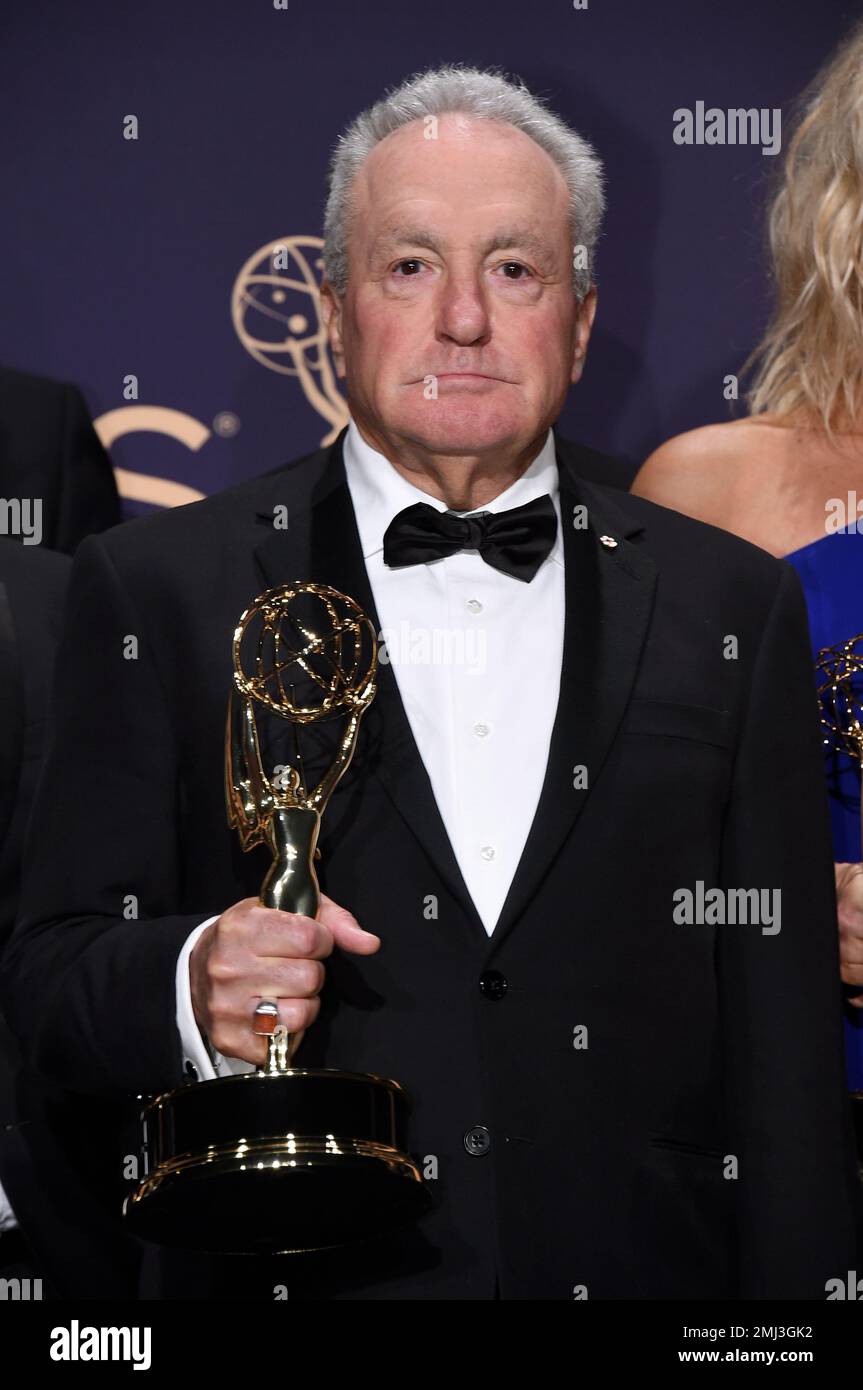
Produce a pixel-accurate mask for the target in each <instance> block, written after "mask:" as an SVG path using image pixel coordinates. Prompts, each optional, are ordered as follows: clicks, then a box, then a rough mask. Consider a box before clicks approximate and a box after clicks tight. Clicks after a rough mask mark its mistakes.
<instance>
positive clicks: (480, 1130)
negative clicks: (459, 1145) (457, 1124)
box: [464, 1125, 491, 1158]
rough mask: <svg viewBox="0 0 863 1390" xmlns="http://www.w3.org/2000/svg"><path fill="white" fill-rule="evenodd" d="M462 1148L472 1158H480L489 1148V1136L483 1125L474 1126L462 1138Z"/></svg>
mask: <svg viewBox="0 0 863 1390" xmlns="http://www.w3.org/2000/svg"><path fill="white" fill-rule="evenodd" d="M464 1146H465V1148H466V1149H467V1151H468V1153H469V1154H472V1155H473V1157H474V1158H481V1157H482V1155H483V1154H487V1153H488V1151H489V1149H490V1148H491V1135H490V1134H489V1132H488V1130H487V1129H486V1127H485V1125H474V1126H473V1127H472V1128H471V1129H469V1130H468V1131H467V1132H466V1134H465V1136H464Z"/></svg>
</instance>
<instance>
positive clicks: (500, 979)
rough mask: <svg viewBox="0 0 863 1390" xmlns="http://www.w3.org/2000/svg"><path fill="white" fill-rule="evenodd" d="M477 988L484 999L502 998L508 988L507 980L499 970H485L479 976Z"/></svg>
mask: <svg viewBox="0 0 863 1390" xmlns="http://www.w3.org/2000/svg"><path fill="white" fill-rule="evenodd" d="M479 988H480V993H481V994H483V995H484V996H485V998H486V999H502V998H503V996H504V995H505V994H506V992H507V990H508V989H509V981H508V980H507V978H506V976H505V975H501V973H500V971H499V970H485V971H484V972H483V973H482V975H480V977H479Z"/></svg>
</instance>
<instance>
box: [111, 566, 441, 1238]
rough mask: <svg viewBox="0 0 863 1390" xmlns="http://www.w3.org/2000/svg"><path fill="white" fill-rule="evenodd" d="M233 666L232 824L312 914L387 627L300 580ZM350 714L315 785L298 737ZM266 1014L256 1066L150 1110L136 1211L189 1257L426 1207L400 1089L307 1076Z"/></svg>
mask: <svg viewBox="0 0 863 1390" xmlns="http://www.w3.org/2000/svg"><path fill="white" fill-rule="evenodd" d="M233 662H234V682H233V688H232V690H231V693H230V696H229V699H228V719H227V729H226V733H225V794H226V801H227V808H228V821H229V823H230V824H231V825H232V826H234V827H236V829H237V830H238V832H239V835H240V840H241V843H242V846H243V849H246V850H248V849H251V848H252V847H253V846H254V845H258V844H262V843H266V844H267V845H268V846H269V848H270V851H271V853H272V864H271V866H270V869H269V871H268V873H267V875H266V877H265V879H264V882H263V885H262V887H261V893H260V901H261V903H262V904H263V905H264V906H265V907H275V908H281V909H282V910H283V911H286V912H301V913H304V914H306V915H307V916H310V917H314V916H315V915H316V914H317V911H318V907H319V903H320V892H319V888H318V880H317V876H316V874H315V869H314V859H315V857H316V856H317V855H318V854H319V851H318V850H317V840H318V832H319V829H320V823H321V815H322V814H323V811H324V809H325V807H326V804H327V801H328V800H329V797H330V795H331V794H332V791H333V789H334V787H335V786H336V784H337V782H338V781H339V778H340V777H341V776H342V774H343V773H344V771H345V769H346V768H347V767H348V764H349V763H350V761H351V758H352V756H353V752H354V748H355V746H356V741H357V733H358V731H359V726H360V720H361V718H362V716H363V713H364V712H365V710H366V709H367V708H368V706H369V704H370V703H371V701H372V699H373V698H374V694H375V672H376V668H377V644H376V640H375V633H374V628H373V627H372V625H371V623H370V622H369V620H368V618H367V617H366V616H365V614H364V613H363V612H362V610H361V609H360V608H359V607H358V605H357V604H356V603H355V602H354V601H353V599H350V598H348V597H347V595H345V594H341V593H339V592H338V591H337V590H335V589H330V588H327V587H326V586H324V585H321V584H311V583H303V582H296V583H292V584H286V585H283V586H282V587H281V588H277V589H268V590H267V591H266V592H265V593H263V594H260V595H259V596H258V598H256V599H255V600H254V602H253V603H252V605H251V606H250V607H249V608H248V609H247V610H246V611H245V613H243V615H242V617H241V618H240V622H239V625H238V627H237V629H236V631H235V633H234V640H233ZM256 709H259V710H264V711H266V712H268V713H269V715H272V716H275V717H276V718H277V719H281V720H285V721H287V722H288V725H289V727H290V729H291V734H292V746H291V750H290V751H291V756H290V758H287V759H286V757H285V754H284V753H283V752H280V753H279V756H278V763H277V765H276V767H275V768H274V772H273V775H272V776H268V774H267V772H266V771H265V765H264V758H263V757H262V753H261V740H260V738H259V730H258V725H257V720H256ZM336 720H342V721H343V727H342V729H341V733H340V735H339V737H338V740H337V744H336V752H335V758H334V759H332V742H330V741H327V740H326V737H325V734H326V731H324V737H323V738H322V739H321V742H322V743H323V747H324V750H325V753H326V765H325V766H324V768H323V772H322V775H321V776H320V779H319V781H318V783H317V785H316V786H314V787H310V786H308V785H307V776H308V774H307V771H306V767H305V766H304V762H303V755H302V752H301V750H300V748H299V735H298V730H299V728H300V727H302V726H304V725H305V726H308V725H316V726H317V725H320V724H322V723H323V724H327V723H331V722H335V721H336ZM309 751H312V750H309ZM309 780H311V779H310V778H309ZM253 1017H254V1022H253V1027H254V1030H255V1032H257V1033H260V1034H263V1035H265V1036H267V1038H268V1044H267V1046H268V1057H267V1061H266V1063H265V1064H264V1065H262V1066H261V1067H260V1068H259V1069H258V1070H257V1071H251V1072H245V1073H240V1074H238V1075H233V1076H225V1077H220V1078H218V1079H216V1080H213V1081H201V1082H192V1083H190V1084H187V1085H183V1086H181V1087H179V1088H178V1089H176V1090H174V1091H169V1092H167V1093H166V1094H165V1095H161V1096H157V1097H156V1098H155V1099H154V1100H153V1101H152V1102H151V1103H150V1104H148V1105H147V1107H146V1109H145V1110H144V1112H143V1115H142V1120H143V1124H144V1152H145V1153H146V1155H147V1167H148V1173H147V1175H146V1176H145V1178H144V1180H143V1181H142V1182H141V1183H140V1185H139V1187H138V1188H137V1190H136V1191H135V1192H134V1193H133V1194H132V1196H131V1197H129V1198H128V1199H127V1201H126V1205H125V1215H126V1221H127V1223H128V1225H129V1226H130V1227H131V1228H132V1230H133V1231H134V1232H135V1234H137V1235H139V1236H141V1237H142V1238H143V1239H145V1240H150V1241H154V1242H156V1243H157V1244H162V1245H172V1246H180V1247H184V1248H186V1249H196V1250H212V1251H236V1252H242V1253H262V1254H267V1253H274V1252H284V1253H293V1252H297V1251H308V1250H321V1249H326V1248H328V1247H331V1246H338V1245H345V1244H348V1243H350V1242H352V1241H357V1240H362V1239H365V1238H367V1237H370V1236H373V1235H377V1234H379V1233H382V1232H384V1231H387V1230H390V1229H392V1228H394V1227H396V1226H399V1225H402V1224H404V1223H405V1222H407V1221H410V1220H412V1219H413V1218H415V1217H416V1216H419V1215H420V1214H421V1213H422V1212H423V1211H425V1210H426V1209H427V1207H428V1206H429V1205H430V1202H429V1194H428V1189H427V1187H426V1185H425V1184H424V1183H423V1181H422V1177H421V1175H420V1171H419V1168H418V1167H417V1164H416V1163H415V1162H414V1160H413V1159H412V1158H411V1157H410V1155H409V1154H408V1153H407V1152H406V1148H405V1144H406V1131H407V1114H408V1102H407V1097H406V1094H405V1092H404V1091H403V1089H402V1087H401V1086H400V1085H399V1083H398V1082H397V1081H392V1080H388V1079H387V1078H385V1077H382V1076H376V1075H374V1074H372V1073H369V1072H346V1071H337V1070H334V1069H329V1068H327V1069H323V1068H321V1069H317V1070H313V1069H311V1068H304V1067H302V1066H299V1067H296V1066H294V1065H293V1053H294V1051H295V1046H294V1042H295V1040H294V1039H292V1038H290V1037H289V1036H288V1034H287V1032H286V1030H285V1028H284V1026H283V1025H281V1024H280V1023H279V1016H278V1005H277V1003H276V1001H275V1000H262V1001H261V1003H260V1004H259V1005H258V1007H257V1008H256V1010H255V1012H254V1016H253ZM312 1026H313V1027H314V1025H312Z"/></svg>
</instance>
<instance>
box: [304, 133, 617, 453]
mask: <svg viewBox="0 0 863 1390" xmlns="http://www.w3.org/2000/svg"><path fill="white" fill-rule="evenodd" d="M425 130H426V124H425V123H424V122H422V121H415V122H413V123H412V124H411V125H409V126H405V127H403V128H402V129H401V130H398V131H396V132H395V133H394V134H392V135H390V136H388V137H387V138H386V139H385V140H383V141H381V143H380V144H379V145H377V146H376V147H375V149H374V150H373V151H372V153H371V155H370V156H369V157H368V159H367V160H366V162H365V165H364V166H363V168H362V170H361V171H360V173H359V175H358V176H357V178H356V181H355V184H354V190H353V191H354V199H355V208H356V217H355V219H354V222H353V226H352V229H351V235H350V238H349V249H348V256H349V273H348V288H347V292H346V295H345V298H344V301H342V302H341V303H339V302H338V301H337V299H336V297H335V295H334V293H333V291H332V290H331V288H330V287H329V286H328V285H326V284H325V285H324V287H323V302H324V316H325V320H326V323H327V327H328V330H329V334H330V343H331V346H332V349H333V353H334V356H335V358H336V362H337V364H338V367H339V371H340V375H341V374H344V375H346V376H347V384H348V399H349V403H350V407H351V413H352V414H353V416H354V418H355V419H356V420H357V422H358V423H359V424H360V425H361V426H362V428H363V432H364V433H365V435H366V436H367V438H369V440H370V442H371V443H372V444H373V445H374V446H375V447H378V448H379V449H381V451H382V452H391V451H393V450H395V451H396V452H399V451H400V450H402V449H404V448H405V446H407V447H408V449H415V448H417V447H418V448H419V449H421V450H427V451H429V452H431V453H435V454H451V455H471V454H483V453H486V452H489V451H492V450H495V449H501V448H504V449H507V450H508V451H509V450H512V449H513V448H515V449H518V448H524V447H526V446H527V445H528V444H530V443H531V442H532V441H533V440H535V439H537V438H538V436H539V435H540V434H542V433H544V432H545V431H546V430H547V429H548V427H549V425H551V424H553V423H554V421H555V420H556V419H557V416H558V414H559V413H560V410H561V407H562V405H563V401H564V398H565V396H566V392H567V389H568V386H569V383H570V382H571V381H577V380H578V378H579V376H580V375H581V368H582V364H583V355H584V352H585V349H586V347H587V340H588V337H589V335H590V327H591V324H592V321H593V314H594V311H595V298H596V296H595V292H594V291H591V294H590V295H589V296H588V297H587V299H586V300H585V302H584V305H583V307H582V309H581V312H580V313H579V306H578V302H577V300H576V298H575V296H574V294H573V290H572V254H573V248H572V244H571V239H570V230H569V208H568V192H567V187H566V183H565V180H564V178H563V175H562V174H561V173H560V171H559V170H558V168H557V166H556V165H555V164H554V162H553V160H552V159H551V157H550V156H549V155H547V154H546V153H545V151H544V150H542V149H540V147H539V146H538V145H536V144H535V143H534V142H533V141H532V140H531V139H530V138H529V137H528V136H526V135H524V134H523V133H522V132H521V131H519V130H515V129H513V128H512V127H510V126H506V125H502V124H499V123H497V122H492V121H485V120H482V121H476V120H472V119H470V118H468V117H465V116H461V115H457V114H456V115H447V116H442V117H440V118H439V119H438V123H437V138H436V139H426V138H425ZM385 446H389V447H388V448H386V447H385Z"/></svg>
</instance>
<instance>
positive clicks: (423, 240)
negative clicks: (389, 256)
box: [373, 226, 551, 260]
mask: <svg viewBox="0 0 863 1390" xmlns="http://www.w3.org/2000/svg"><path fill="white" fill-rule="evenodd" d="M399 246H418V247H422V248H424V249H425V250H428V251H435V252H437V253H438V255H442V254H443V252H444V250H445V247H444V245H443V244H442V243H441V242H440V240H439V238H438V237H437V236H436V235H435V233H434V232H432V231H430V230H429V229H428V228H427V227H420V226H403V227H401V226H395V227H387V228H386V229H385V230H384V231H383V232H381V233H380V235H379V236H378V237H376V238H375V241H374V243H373V250H374V251H381V250H383V251H386V250H396V249H397V248H398V247H399ZM517 247H519V248H521V249H522V250H524V251H529V252H530V253H531V254H532V255H535V256H538V257H541V258H542V259H544V260H545V259H548V257H550V255H551V247H550V246H549V244H548V242H547V241H546V240H545V238H544V237H541V236H537V234H536V232H533V231H531V229H530V228H529V227H504V228H502V229H501V230H500V231H499V232H495V234H494V236H492V237H490V238H489V240H488V241H487V242H485V243H484V245H483V248H482V250H483V255H486V256H487V255H488V254H489V253H490V252H491V251H503V250H506V249H508V248H512V249H515V248H517Z"/></svg>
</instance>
